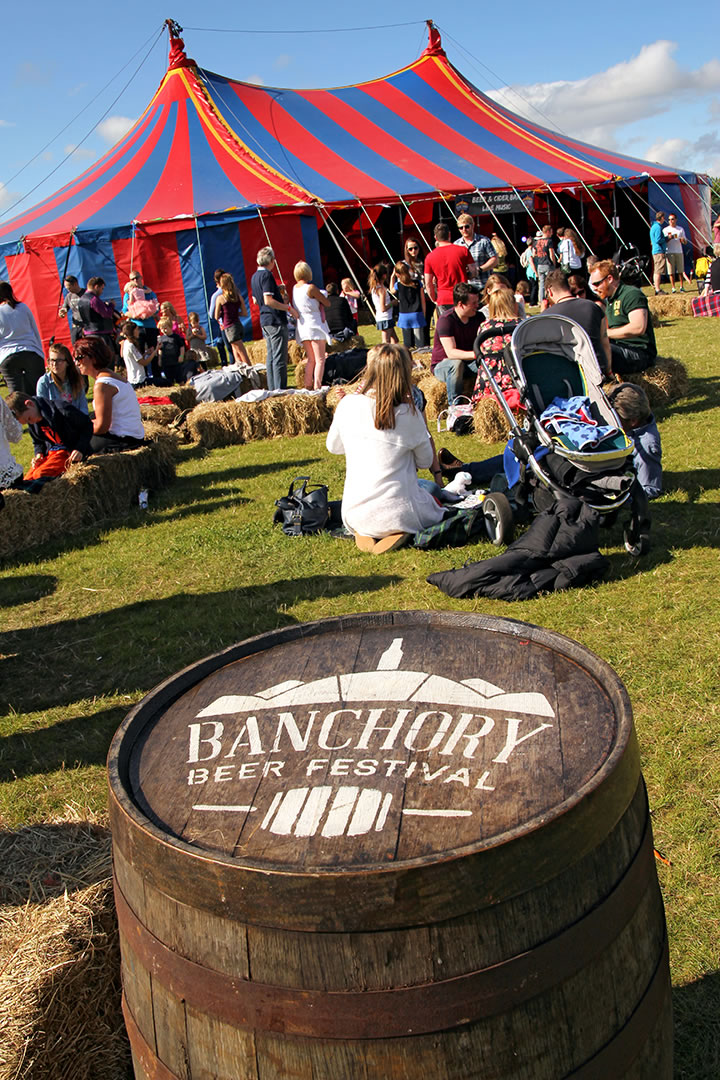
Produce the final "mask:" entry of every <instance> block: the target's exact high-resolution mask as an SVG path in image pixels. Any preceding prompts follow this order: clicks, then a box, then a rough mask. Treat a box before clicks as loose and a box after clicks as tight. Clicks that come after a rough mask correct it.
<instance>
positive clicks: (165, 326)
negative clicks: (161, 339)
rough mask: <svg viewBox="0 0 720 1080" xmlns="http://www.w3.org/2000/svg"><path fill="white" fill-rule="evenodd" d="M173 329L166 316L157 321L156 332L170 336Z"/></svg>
mask: <svg viewBox="0 0 720 1080" xmlns="http://www.w3.org/2000/svg"><path fill="white" fill-rule="evenodd" d="M172 328H173V321H172V319H171V318H170V317H169V316H168V315H166V316H165V318H163V319H160V320H159V321H158V330H161V331H162V332H163V334H171V333H172Z"/></svg>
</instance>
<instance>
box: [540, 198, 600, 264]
mask: <svg viewBox="0 0 720 1080" xmlns="http://www.w3.org/2000/svg"><path fill="white" fill-rule="evenodd" d="M546 186H547V189H548V191H549V192H550V194H551V195H552V196H553V198H554V199H555V202H556V203H557V204H558V206H559V207H560V209H561V210H562V212H563V214H564V215H565V217H566V218H567V219H568V221H569V222H570V224H571V225H572V227H573V229H577V225H576V224H575V222H574V221H573V219H572V218H571V217H570V213H569V211H567V210H566V209H565V207H564V206H563V204H562V203H561V202H560V199H559V198H558V196H557V193H556V192H555V191H553V189H552V188H551V187H550V185H549V184H547V185H546ZM581 198H582V196H581ZM578 232H580V230H578ZM580 239H581V240H582V242H583V244H584V245H585V247H586V248H587V249H588V251H589V252H590V254H591V255H594V254H595V252H594V251H593V249H592V248H591V247H590V245H589V243H588V242H587V240H586V239H585V237H584V236H583V234H582V232H580Z"/></svg>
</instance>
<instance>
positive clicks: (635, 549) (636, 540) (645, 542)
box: [623, 529, 650, 559]
mask: <svg viewBox="0 0 720 1080" xmlns="http://www.w3.org/2000/svg"><path fill="white" fill-rule="evenodd" d="M623 539H624V540H625V550H626V551H627V553H628V555H632V557H633V559H639V558H640V556H641V555H647V553H648V551H649V550H650V537H649V536H648V534H647V533H638V535H637V536H631V535H630V533H629V532H628V531H627V529H626V530H625V532H624V534H623Z"/></svg>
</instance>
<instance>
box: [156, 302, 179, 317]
mask: <svg viewBox="0 0 720 1080" xmlns="http://www.w3.org/2000/svg"><path fill="white" fill-rule="evenodd" d="M160 311H161V312H162V313H163V315H170V316H172V317H173V318H174V319H176V318H177V311H176V310H175V308H174V307H173V305H172V304H171V303H170V301H169V300H163V302H162V304H161V305H160Z"/></svg>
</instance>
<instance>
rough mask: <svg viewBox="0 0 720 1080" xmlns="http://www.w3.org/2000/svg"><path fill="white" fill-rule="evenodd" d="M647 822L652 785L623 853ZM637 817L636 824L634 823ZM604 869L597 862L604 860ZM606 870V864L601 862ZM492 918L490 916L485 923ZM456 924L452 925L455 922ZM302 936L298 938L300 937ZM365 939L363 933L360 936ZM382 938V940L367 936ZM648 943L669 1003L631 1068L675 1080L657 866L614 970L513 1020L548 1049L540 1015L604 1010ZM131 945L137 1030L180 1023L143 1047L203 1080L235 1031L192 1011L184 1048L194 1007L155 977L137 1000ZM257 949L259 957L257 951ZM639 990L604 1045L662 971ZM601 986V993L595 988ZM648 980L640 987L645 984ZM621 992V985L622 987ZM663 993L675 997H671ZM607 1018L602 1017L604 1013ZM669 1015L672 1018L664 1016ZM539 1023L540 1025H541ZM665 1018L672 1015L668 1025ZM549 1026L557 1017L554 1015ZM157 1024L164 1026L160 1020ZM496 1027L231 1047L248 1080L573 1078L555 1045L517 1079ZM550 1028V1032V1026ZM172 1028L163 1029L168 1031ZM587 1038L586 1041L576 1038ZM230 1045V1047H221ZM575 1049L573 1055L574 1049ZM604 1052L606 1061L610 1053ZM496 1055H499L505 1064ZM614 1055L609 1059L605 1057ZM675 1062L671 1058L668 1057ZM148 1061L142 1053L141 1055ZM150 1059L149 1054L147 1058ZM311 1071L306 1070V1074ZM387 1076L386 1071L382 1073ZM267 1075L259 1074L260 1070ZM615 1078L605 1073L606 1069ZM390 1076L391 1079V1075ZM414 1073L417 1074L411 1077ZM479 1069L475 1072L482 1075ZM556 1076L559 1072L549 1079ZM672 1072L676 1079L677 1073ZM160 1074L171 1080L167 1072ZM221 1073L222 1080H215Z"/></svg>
mask: <svg viewBox="0 0 720 1080" xmlns="http://www.w3.org/2000/svg"><path fill="white" fill-rule="evenodd" d="M643 814H644V815H645V822H646V828H648V829H649V825H648V824H647V802H646V796H645V793H644V787H642V786H641V787H640V788H639V789H638V792H637V793H636V796H635V798H634V800H633V804H632V810H630V811H628V814H627V815H625V816H624V818H623V821H622V822H621V823H620V824H619V825H618V827H617V828H616V830H615V832H617V831H618V830H620V831H623V830H624V831H625V832H626V833H627V835H626V836H625V838H624V843H623V844H622V845H621V847H623V848H625V847H627V845H628V844H631V843H633V842H634V840H633V839H632V838H633V837H634V838H635V839H637V832H638V829H639V828H640V826H641V824H642V818H643ZM626 819H628V820H626ZM615 846H616V845H615V840H614V838H609V839H608V841H606V842H605V844H604V847H603V850H598V852H597V857H598V859H601V858H605V857H606V856H607V853H608V852H611V851H613V850H614V848H615ZM592 861H593V860H592V858H591V857H587V858H586V859H585V860H584V863H581V864H576V866H575V867H574V868H572V867H571V868H569V869H568V870H567V871H566V876H567V875H570V877H572V876H573V869H574V870H575V871H576V872H577V876H578V879H579V880H583V877H581V875H585V876H587V869H588V868H587V864H588V863H589V862H590V863H591V862H592ZM595 861H596V862H597V860H595ZM598 865H599V864H598ZM621 866H622V863H621V864H620V867H618V872H619V873H621V872H623V871H622V870H621ZM558 888H559V891H560V892H561V893H562V891H563V889H564V886H563V885H562V884H561V883H558ZM534 900H535V902H536V905H537V907H538V908H541V907H543V906H545V899H544V898H543V894H542V891H538V893H537V895H535V897H534ZM507 904H508V905H510V906H512V904H513V901H508V902H507ZM484 917H486V913H485V916H484ZM450 922H452V920H450ZM401 932H402V931H396V932H395V933H396V934H400V933H401ZM296 936H297V935H296ZM318 936H322V935H316V934H307V935H305V937H307V938H308V939H309V940H314V939H316V938H317V937H318ZM352 936H354V937H359V936H360V935H352ZM367 936H368V937H372V936H373V935H367ZM638 942H639V943H640V945H641V946H642V949H641V951H644V952H645V953H646V954H647V955H645V956H644V960H645V968H648V967H649V968H652V969H653V970H654V971H655V973H656V974H655V986H656V996H657V993H658V991H659V992H660V994H661V996H662V1001H663V1004H662V1005H661V1006H654V1012H653V1013H652V1015H651V1019H652V1016H654V1015H655V1013H657V1019H656V1022H655V1024H654V1027H653V1029H652V1031H650V1032H648V1033H647V1034H646V1035H645V1036H644V1042H643V1044H642V1045H638V1046H637V1047H636V1051H637V1053H636V1054H635V1056H634V1059H633V1060H632V1061H631V1062H630V1064H629V1066H628V1071H627V1076H628V1077H631V1076H632V1077H633V1080H651V1078H653V1080H669V1078H670V1076H671V1065H670V1064H669V1062H671V1052H670V1051H668V1050H667V1046H665V1048H664V1050H663V1051H662V1053H661V1052H660V1051H659V1050H657V1049H654V1047H655V1044H656V1043H657V1042H658V1040H662V1039H664V1040H665V1043H666V1042H667V1037H668V1036H667V1030H668V1026H669V1025H668V1020H667V1015H666V1013H667V1001H668V1000H669V973H668V970H667V967H668V965H667V955H666V939H665V930H664V916H663V910H662V900H661V897H660V893H659V887H658V884H657V877H656V874H655V871H654V866H653V868H652V873H651V874H649V875H648V880H647V887H646V890H645V894H644V895H643V899H642V901H641V904H640V906H639V907H638V909H637V911H636V913H635V914H634V915H633V916H632V918H631V920H630V922H629V923H628V924H627V926H626V927H625V928H624V929H623V930H622V931H621V932H620V934H619V935H618V937H617V938H616V939H615V941H614V942H613V943H612V945H611V946H610V947H609V948H608V950H607V955H605V956H604V958H603V964H604V967H602V966H601V965H600V964H599V963H598V964H597V965H596V966H595V967H594V968H593V970H592V971H590V972H588V970H587V969H583V970H582V971H581V972H580V973H579V974H576V975H575V976H573V977H572V978H571V979H570V980H568V981H567V983H566V984H564V986H563V984H561V985H559V986H558V987H555V988H553V990H552V991H549V992H547V993H545V994H544V995H543V996H542V997H541V999H540V1001H539V1002H538V999H536V998H533V999H531V1000H530V1001H529V1002H527V1003H525V1004H524V1005H522V1006H521V1007H519V1009H517V1010H513V1015H515V1014H517V1015H516V1019H515V1020H514V1021H513V1023H514V1024H515V1026H516V1027H517V1029H518V1031H519V1032H522V1031H523V1030H524V1029H525V1027H527V1026H528V1025H530V1027H529V1028H528V1030H532V1031H533V1032H534V1034H533V1039H534V1040H538V1039H539V1041H540V1043H542V1038H540V1036H541V1032H540V1031H539V1030H538V1028H537V1024H538V1019H539V1018H538V1015H537V1010H538V1007H539V1006H540V1005H541V1006H542V1007H544V1008H548V1010H549V1011H550V1012H557V1011H558V1009H559V1006H558V1004H557V1001H559V1002H560V1003H561V1005H562V1002H563V1000H564V998H567V999H568V1000H570V1001H571V1002H575V1001H576V999H578V998H582V995H583V994H584V998H585V1001H586V1003H587V1002H590V1003H593V1004H595V1005H597V1002H599V1001H600V1000H601V998H602V994H601V991H602V990H603V988H605V987H606V986H607V984H608V983H614V982H615V980H616V972H622V971H623V970H624V968H625V967H626V966H627V962H628V960H629V958H631V957H635V956H636V954H637V952H638ZM121 943H122V947H123V967H124V985H125V992H126V995H128V998H129V1001H128V1003H127V1008H128V1009H129V1012H130V1014H131V1015H133V1016H135V1017H136V1020H135V1024H136V1025H137V1023H138V1020H137V1018H138V1016H144V1017H145V1018H146V1020H147V1018H156V1017H157V1016H158V1015H160V1016H165V1017H167V1016H168V1015H172V1016H174V1025H173V1024H172V1023H171V1024H170V1025H169V1027H170V1031H169V1032H168V1030H167V1026H168V1025H166V1029H165V1031H164V1035H163V1034H162V1033H161V1038H160V1039H159V1042H157V1043H156V1042H154V1039H155V1033H154V1032H153V1031H150V1030H149V1029H148V1027H147V1025H146V1026H145V1030H144V1031H142V1032H141V1035H142V1038H143V1040H145V1042H146V1043H147V1047H148V1048H149V1050H150V1052H151V1054H157V1056H158V1060H159V1061H161V1059H162V1060H164V1062H165V1064H164V1065H163V1066H162V1067H163V1068H170V1069H171V1072H170V1075H171V1076H175V1075H177V1076H185V1075H188V1076H189V1075H192V1076H193V1077H195V1076H196V1073H195V1072H190V1073H185V1072H183V1071H182V1070H183V1068H184V1064H183V1063H184V1062H186V1061H189V1060H192V1058H193V1055H194V1056H195V1058H197V1055H198V1046H200V1045H204V1046H209V1045H210V1043H211V1042H212V1041H213V1039H214V1038H215V1036H216V1035H217V1031H218V1030H220V1029H222V1030H224V1029H225V1028H227V1025H226V1024H223V1023H222V1022H220V1021H218V1020H217V1018H214V1017H208V1018H206V1019H207V1023H208V1024H209V1025H210V1026H209V1028H208V1030H204V1029H203V1020H202V1019H201V1018H199V1017H198V1015H197V1012H196V1011H195V1010H192V1009H191V1012H193V1030H194V1032H195V1037H196V1040H198V1041H197V1044H196V1045H195V1046H192V1045H187V1046H186V1045H182V1039H180V1040H179V1041H178V1040H176V1039H175V1037H174V1033H173V1026H174V1031H175V1032H183V1033H184V1032H185V1031H186V1027H187V1021H186V1019H185V1020H183V1016H184V1015H185V1013H186V1011H187V1007H186V1006H184V1005H183V1003H182V1002H180V1001H179V1000H177V999H173V996H172V994H168V993H166V992H165V990H164V988H163V987H162V986H161V985H160V984H159V983H158V981H157V978H152V979H151V978H149V977H148V976H147V973H145V972H140V976H139V977H140V979H141V980H142V979H143V978H145V980H146V982H147V984H148V985H147V987H146V992H145V994H143V993H142V992H136V990H137V987H136V986H135V985H134V983H133V979H132V978H131V977H130V974H129V973H130V972H131V971H132V970H133V969H135V971H136V977H137V967H138V964H137V960H136V959H135V958H134V955H133V951H132V948H131V946H130V943H129V942H128V941H127V939H126V938H125V937H124V936H122V937H121ZM256 951H257V950H256ZM254 966H255V964H254V961H253V962H249V963H248V967H254ZM635 978H636V982H635V984H633V985H632V986H628V988H627V991H628V992H627V994H626V996H625V999H623V1000H624V1005H623V1008H624V1009H625V1010H626V1011H627V1012H628V1014H629V1015H628V1020H626V1021H625V1022H624V1023H623V1025H622V1026H621V1028H620V1030H619V1031H618V1032H613V1031H606V1032H604V1033H602V1034H601V1040H604V1039H605V1036H608V1038H607V1040H605V1041H607V1042H608V1043H612V1044H613V1046H615V1044H616V1043H617V1041H618V1040H619V1039H620V1036H621V1035H622V1032H623V1028H624V1027H625V1024H626V1023H628V1022H629V1017H630V1015H631V1014H632V1012H633V1010H634V1008H635V1006H636V1004H637V1001H638V1000H639V1001H640V1002H642V1000H643V993H644V992H645V983H646V982H647V984H648V985H650V984H652V983H653V979H652V972H651V971H650V972H648V971H646V970H644V969H643V970H640V971H638V972H636V973H635ZM593 979H594V980H595V982H597V983H598V985H594V983H593ZM638 980H639V981H638ZM615 990H616V992H617V987H615ZM663 990H664V991H665V992H663ZM551 997H554V998H555V999H557V1000H556V1002H555V1004H554V1005H553V1007H552V1009H550V1008H549V1001H550V998H551ZM598 1011H600V1012H602V1010H598ZM604 1011H605V1014H607V1015H610V1014H611V1013H612V1009H611V1008H610V1007H609V1004H608V1003H606V1006H605V1010H604ZM661 1014H662V1015H661ZM533 1017H534V1020H533ZM663 1017H665V1018H664V1019H663ZM503 1020H504V1022H505V1023H506V1025H507V1024H508V1023H509V1022H510V1021H509V1019H508V1014H505V1015H504V1017H503ZM545 1020H546V1021H547V1017H545ZM153 1022H155V1021H153ZM565 1023H566V1024H567V1018H566V1020H565ZM487 1024H488V1021H481V1022H476V1023H471V1024H469V1025H467V1026H466V1027H464V1028H460V1029H457V1030H454V1031H447V1032H440V1033H435V1034H432V1035H419V1036H413V1037H411V1038H402V1037H401V1038H391V1039H377V1040H374V1039H367V1040H365V1041H361V1042H358V1041H357V1040H344V1041H342V1046H339V1045H338V1040H330V1039H312V1038H306V1037H296V1036H292V1035H286V1034H278V1033H277V1032H273V1031H237V1030H232V1031H231V1032H230V1033H228V1031H225V1034H224V1036H223V1038H224V1040H225V1042H226V1043H228V1045H233V1046H234V1047H235V1050H234V1051H233V1052H238V1050H237V1048H238V1046H244V1051H243V1053H244V1054H245V1056H246V1066H244V1068H245V1067H247V1068H248V1069H250V1070H253V1071H248V1072H245V1071H243V1072H242V1073H239V1072H238V1073H237V1075H238V1076H240V1075H242V1076H243V1077H245V1076H248V1077H258V1078H259V1080H266V1078H268V1077H275V1076H302V1077H305V1076H307V1077H310V1076H312V1077H313V1078H314V1077H325V1076H326V1077H327V1078H328V1080H330V1078H331V1077H335V1076H338V1075H355V1073H353V1072H345V1073H339V1072H336V1071H334V1070H335V1069H337V1068H338V1067H340V1066H339V1065H338V1062H339V1061H344V1060H348V1061H350V1060H352V1061H354V1062H355V1063H356V1065H357V1068H358V1069H360V1071H359V1072H358V1073H357V1075H363V1076H367V1077H368V1078H371V1077H372V1078H377V1080H380V1078H381V1077H383V1076H389V1075H392V1076H393V1077H395V1076H396V1075H397V1076H404V1075H407V1076H408V1077H409V1076H417V1075H420V1069H422V1070H423V1072H425V1073H427V1074H428V1075H433V1076H438V1077H439V1076H443V1077H445V1076H447V1077H448V1080H455V1078H457V1080H460V1078H461V1077H471V1076H483V1078H484V1080H488V1078H490V1077H493V1076H497V1077H503V1080H505V1078H506V1077H507V1078H510V1077H514V1076H515V1075H517V1077H518V1078H519V1077H521V1076H522V1077H526V1076H531V1075H532V1076H533V1080H555V1077H556V1076H559V1075H565V1072H562V1073H558V1072H557V1062H554V1061H552V1062H550V1063H549V1062H548V1060H547V1055H548V1053H549V1050H548V1046H547V1045H546V1043H547V1040H546V1043H545V1044H543V1046H544V1050H543V1052H544V1054H545V1059H544V1060H542V1061H533V1062H531V1063H529V1064H528V1063H527V1062H526V1063H525V1065H524V1066H523V1068H525V1069H530V1071H520V1072H517V1074H516V1073H515V1072H513V1071H507V1068H508V1067H509V1064H511V1063H512V1062H511V1061H510V1057H511V1056H512V1055H511V1046H512V1045H513V1040H512V1038H511V1039H510V1040H509V1042H508V1045H507V1046H505V1048H504V1051H503V1055H504V1064H502V1066H501V1065H499V1064H498V1062H497V1061H495V1062H494V1063H492V1062H490V1061H489V1060H488V1059H487V1055H486V1054H485V1050H484V1049H483V1047H484V1046H485V1044H486V1043H487V1042H488V1037H489V1035H493V1032H492V1031H490V1032H489V1031H488V1027H487ZM541 1026H542V1025H541ZM161 1027H162V1025H161ZM576 1034H577V1033H576ZM221 1041H222V1040H221ZM489 1041H490V1042H492V1043H493V1045H494V1044H495V1043H496V1042H497V1037H494V1038H490V1040H489ZM645 1043H647V1044H648V1052H647V1054H645V1053H643V1054H642V1055H641V1054H640V1051H641V1050H642V1049H643V1045H645ZM613 1046H611V1047H609V1052H610V1053H611V1054H612V1051H613ZM566 1049H567V1048H566ZM580 1049H581V1053H580V1060H579V1061H578V1060H574V1061H572V1062H569V1063H567V1064H568V1068H569V1069H570V1070H575V1069H579V1071H578V1073H577V1077H578V1080H591V1078H594V1077H597V1078H600V1077H603V1076H608V1075H617V1076H618V1078H619V1077H620V1076H621V1075H622V1076H624V1075H626V1074H625V1073H624V1072H623V1073H620V1072H617V1073H615V1072H608V1071H607V1055H608V1049H606V1050H604V1051H603V1050H602V1042H601V1045H600V1047H596V1046H589V1044H587V1043H586V1044H583V1045H582V1046H581V1047H580ZM601 1051H602V1053H601ZM624 1054H625V1058H627V1055H628V1051H627V1048H625V1050H624ZM503 1055H496V1056H503ZM603 1055H604V1056H603ZM668 1055H669V1056H668ZM137 1056H138V1055H137V1054H136V1057H137ZM146 1056H147V1054H146ZM595 1057H597V1061H595V1063H594V1064H593V1060H594V1058H595ZM279 1060H282V1062H283V1065H282V1071H274V1068H275V1066H274V1065H273V1062H276V1063H277V1062H278V1061H279ZM302 1062H309V1063H310V1065H311V1068H312V1070H313V1071H309V1070H308V1071H295V1070H296V1069H301V1064H300V1063H302ZM378 1062H385V1064H384V1065H382V1067H380V1066H378V1065H377V1063H378ZM388 1062H392V1067H391V1068H390V1066H389V1065H388ZM470 1062H475V1064H473V1065H472V1066H471V1071H466V1066H467V1065H468V1063H470ZM646 1062H652V1063H653V1065H652V1068H650V1066H649V1065H646ZM225 1064H226V1065H227V1063H225ZM429 1064H430V1065H431V1068H434V1069H435V1070H436V1071H434V1072H429V1071H428V1065H429ZM491 1064H492V1068H493V1069H494V1068H498V1069H499V1070H500V1071H497V1072H496V1071H492V1070H491V1071H488V1069H489V1068H490V1065H491ZM304 1067H305V1066H302V1068H304ZM172 1068H176V1069H178V1071H177V1072H172ZM376 1068H377V1071H373V1070H375V1069H376ZM255 1069H257V1071H254V1070H255ZM603 1069H604V1070H605V1072H603V1071H598V1070H603ZM384 1070H388V1071H384ZM406 1070H407V1071H406ZM473 1070H474V1071H473ZM548 1070H549V1071H548ZM668 1070H670V1071H668ZM137 1075H138V1076H150V1075H156V1073H155V1072H138V1074H137ZM157 1075H161V1073H160V1072H158V1073H157ZM197 1075H203V1076H205V1075H208V1074H206V1073H204V1072H202V1071H201V1072H200V1073H198V1074H197ZM213 1075H214V1074H213ZM218 1075H236V1074H234V1073H226V1072H220V1073H219V1074H218ZM568 1075H575V1073H574V1071H571V1072H569V1073H568Z"/></svg>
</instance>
